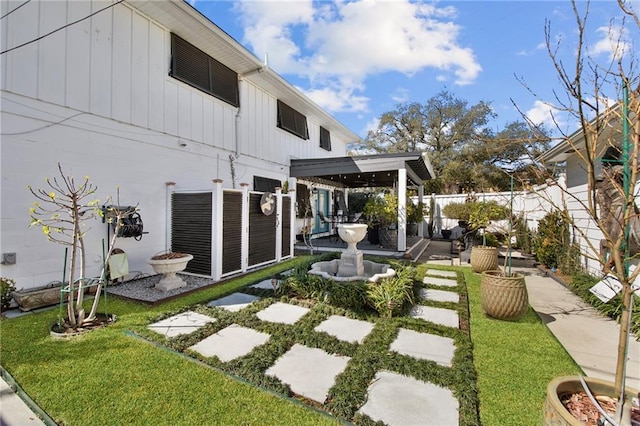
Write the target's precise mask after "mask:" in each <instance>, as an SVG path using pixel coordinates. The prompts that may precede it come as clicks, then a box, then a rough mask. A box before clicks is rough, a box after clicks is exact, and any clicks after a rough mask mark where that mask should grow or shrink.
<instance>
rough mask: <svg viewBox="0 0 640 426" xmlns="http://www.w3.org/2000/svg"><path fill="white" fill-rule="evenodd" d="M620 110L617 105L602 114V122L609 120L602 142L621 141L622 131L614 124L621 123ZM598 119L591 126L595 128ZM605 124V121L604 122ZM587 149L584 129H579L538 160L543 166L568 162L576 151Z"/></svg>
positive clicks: (601, 137) (601, 136)
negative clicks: (608, 140)
mask: <svg viewBox="0 0 640 426" xmlns="http://www.w3.org/2000/svg"><path fill="white" fill-rule="evenodd" d="M619 115H620V108H619V104H615V105H614V106H612V107H611V108H609V109H607V110H606V111H605V112H604V113H602V114H600V117H599V119H600V120H609V121H608V122H606V124H607V126H606V128H604V129H602V130H601V132H600V135H599V136H600V141H602V140H607V139H611V138H615V139H614V140H620V139H621V136H620V135H621V131H620V129H617V128H615V127H614V125H613V124H615V123H619V118H620V117H619ZM597 118H598V117H596V118H594V119H592V120H591V121H590V122H589V125H590V126H595V124H596V122H597ZM603 123H605V121H603ZM584 148H585V140H584V136H583V129H582V128H578V130H576V131H575V132H573V133H572V134H571V135H569V137H567V138H565V139H564V140H562V141H561V142H559V143H558V144H556V145H555V146H554V147H553V148H551V149H550V150H548V151H547V152H545V153H543V154H542V155H540V156H539V157H537V158H536V160H537V161H538V162H539V163H542V164H551V163H561V162H564V161H567V159H568V158H569V157H571V156H572V155H574V154H575V151H576V150H583V149H584Z"/></svg>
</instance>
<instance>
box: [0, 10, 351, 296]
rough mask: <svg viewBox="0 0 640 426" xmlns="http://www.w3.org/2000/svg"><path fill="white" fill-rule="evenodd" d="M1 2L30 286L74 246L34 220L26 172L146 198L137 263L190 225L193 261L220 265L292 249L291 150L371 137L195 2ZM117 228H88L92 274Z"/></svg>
mask: <svg viewBox="0 0 640 426" xmlns="http://www.w3.org/2000/svg"><path fill="white" fill-rule="evenodd" d="M0 15H2V16H3V19H2V20H0V41H1V45H0V50H1V51H2V53H1V54H0V75H1V105H0V113H1V125H2V126H1V143H2V146H1V166H2V168H1V175H2V181H1V182H2V184H1V185H2V187H1V190H2V198H1V207H0V209H1V224H0V225H1V229H0V230H1V253H2V254H1V260H2V265H1V266H0V276H4V277H10V278H14V279H15V280H16V282H17V287H18V288H32V287H37V286H41V285H45V284H47V283H49V282H51V281H57V280H61V279H62V276H61V271H62V269H63V264H64V248H63V247H62V246H60V245H55V244H52V243H49V242H47V241H46V239H45V238H44V236H43V235H42V232H41V231H40V230H38V229H35V228H29V226H28V225H29V222H30V219H29V208H30V207H31V205H32V203H33V201H34V198H33V196H32V195H31V194H30V192H29V191H28V190H27V186H28V185H31V186H33V187H45V185H46V184H45V181H44V179H45V178H47V177H55V176H56V175H57V174H58V171H57V164H58V162H59V163H61V165H62V167H63V168H64V171H65V172H66V174H69V175H72V176H74V177H76V178H77V179H82V178H83V177H84V176H89V177H90V179H91V181H92V182H93V183H95V184H96V185H97V187H98V193H97V197H98V198H99V199H100V200H102V202H103V203H106V201H105V200H107V199H108V197H109V196H112V197H114V196H115V195H116V189H117V188H119V194H120V195H119V201H116V200H115V199H111V201H109V203H111V204H116V203H119V204H120V205H126V206H136V205H137V206H138V208H139V213H140V215H141V218H142V221H143V223H144V234H142V235H137V236H136V238H119V239H118V242H117V245H118V247H119V248H121V249H123V250H124V251H125V252H126V253H127V254H128V258H129V262H130V269H131V270H133V271H142V272H151V268H150V267H149V266H148V265H147V263H146V261H147V259H149V258H150V257H151V256H152V255H154V254H156V253H158V252H161V251H164V250H168V249H172V248H173V249H176V246H178V248H181V247H184V244H185V241H184V240H185V239H187V243H188V244H191V245H193V244H195V242H197V243H198V244H200V245H199V246H198V247H195V248H194V249H195V250H197V251H198V254H197V256H196V259H194V261H192V262H191V263H190V267H191V268H193V269H192V270H191V272H193V273H198V274H202V275H208V276H213V277H214V278H220V277H223V276H225V275H227V274H231V273H235V272H238V271H244V270H247V269H250V268H251V267H254V266H257V265H261V264H264V263H269V262H272V261H277V260H279V259H282V258H286V257H288V256H292V254H293V239H294V236H295V234H296V233H297V232H299V230H297V229H295V227H296V222H295V219H294V218H295V209H294V205H295V195H288V194H284V195H281V194H279V191H278V190H277V189H276V188H279V187H283V186H290V189H295V186H296V179H295V178H293V179H290V173H289V171H290V162H291V160H292V159H295V158H306V159H309V158H323V157H327V158H328V157H341V156H345V155H346V145H347V144H348V143H352V142H356V141H357V140H358V136H357V135H356V134H354V133H353V132H351V131H350V130H349V129H347V128H346V127H345V126H344V125H342V124H341V123H339V122H338V121H336V120H335V119H334V118H333V117H332V116H331V115H329V114H328V113H327V112H325V111H323V110H322V109H321V108H319V107H318V106H317V105H316V104H314V103H313V102H312V101H311V100H309V99H308V98H307V97H306V96H305V95H303V94H302V93H301V92H300V91H299V90H297V89H296V88H294V87H293V86H292V85H291V84H289V83H288V82H286V81H285V80H284V79H283V78H282V77H280V76H279V75H278V74H277V73H275V72H274V71H273V70H271V69H269V68H268V67H266V66H265V65H264V63H263V62H262V61H261V60H260V59H258V58H256V57H255V56H253V55H252V54H251V53H250V52H249V51H247V50H246V49H245V48H244V47H242V46H241V45H240V44H239V43H238V42H237V41H236V40H234V39H233V38H231V37H230V36H229V35H228V34H226V33H225V32H224V31H222V30H221V29H220V28H218V27H217V26H216V25H215V24H214V23H213V22H211V21H210V20H208V19H207V18H206V17H205V16H203V15H202V14H200V13H199V12H198V11H197V10H195V9H194V8H193V7H191V6H190V5H189V4H188V3H186V2H184V1H182V0H178V1H114V2H111V1H91V0H78V1H76V0H67V1H64V0H60V1H46V0H33V1H31V2H28V3H26V4H24V5H23V2H22V1H3V2H2V3H0ZM316 187H318V188H321V189H324V190H327V191H331V193H333V189H334V187H332V186H330V185H329V184H323V183H316ZM254 191H259V193H255V194H254ZM262 192H272V193H276V192H278V197H277V205H278V208H277V209H276V210H277V211H276V214H274V215H272V216H269V217H267V216H264V215H262V212H260V211H259V208H258V207H256V206H258V205H259V198H260V195H261V193H262ZM291 194H294V192H292V193H291ZM255 197H258V198H257V199H258V201H256V198H255ZM190 206H191V207H193V208H192V209H190V208H189V207H190ZM228 208H229V210H227V209H228ZM234 209H235V210H234ZM256 209H258V211H256ZM193 211H196V212H197V213H194V212H193ZM198 212H199V213H198ZM327 213H329V212H328V211H327ZM198 214H201V216H198ZM254 219H255V220H256V221H257V222H254ZM250 223H254V225H251V226H250ZM298 226H299V224H298ZM185 227H186V228H185ZM265 229H267V230H268V231H267V234H268V235H266V236H265V235H262V234H264V230H265ZM261 232H262V234H261ZM109 235H110V227H109V225H108V224H106V223H102V222H101V221H100V220H96V221H95V222H94V223H93V224H92V229H91V231H89V232H88V233H87V246H88V249H89V252H88V261H89V268H88V269H89V271H88V272H89V274H90V275H92V276H95V275H98V273H99V271H100V269H101V264H102V250H103V248H102V240H104V239H107V238H108V236H109ZM177 239H178V240H180V241H176V240H177ZM265 239H266V240H265ZM200 240H202V241H200ZM265 241H266V242H267V243H268V244H267V246H266V249H265ZM190 247H192V246H190ZM223 251H224V252H225V257H224V258H223V253H222V252H223ZM12 254H15V256H12ZM192 264H193V266H192Z"/></svg>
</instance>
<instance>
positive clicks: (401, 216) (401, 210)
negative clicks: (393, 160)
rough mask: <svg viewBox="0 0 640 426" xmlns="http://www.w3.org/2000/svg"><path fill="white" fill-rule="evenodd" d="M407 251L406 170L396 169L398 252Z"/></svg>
mask: <svg viewBox="0 0 640 426" xmlns="http://www.w3.org/2000/svg"><path fill="white" fill-rule="evenodd" d="M406 249H407V169H404V168H403V169H398V251H405V250H406Z"/></svg>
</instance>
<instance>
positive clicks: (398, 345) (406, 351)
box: [389, 328, 456, 367]
mask: <svg viewBox="0 0 640 426" xmlns="http://www.w3.org/2000/svg"><path fill="white" fill-rule="evenodd" d="M389 349H391V350H392V351H393V352H397V353H399V354H401V355H408V356H411V357H413V358H417V359H426V360H429V361H435V362H436V363H437V364H440V365H443V366H445V367H451V363H452V362H453V354H454V352H455V350H456V346H455V342H454V340H453V339H451V338H449V337H442V336H436V335H435V334H430V333H420V332H418V331H414V330H407V329H405V328H401V329H400V330H398V337H396V340H394V341H393V343H391V346H389Z"/></svg>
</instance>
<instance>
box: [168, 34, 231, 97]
mask: <svg viewBox="0 0 640 426" xmlns="http://www.w3.org/2000/svg"><path fill="white" fill-rule="evenodd" d="M169 75H170V76H171V77H173V78H175V79H177V80H180V81H182V82H184V83H187V84H188V85H190V86H193V87H195V88H197V89H200V90H202V91H203V92H205V93H208V94H210V95H212V96H215V97H216V98H218V99H220V100H222V101H224V102H227V103H228V104H231V105H233V106H235V107H237V106H239V105H240V101H239V96H238V73H237V72H235V71H233V70H232V69H230V68H227V67H226V66H224V65H223V64H221V63H220V62H218V61H216V60H215V59H213V58H212V57H211V56H209V55H207V54H206V53H204V52H203V51H202V50H200V49H198V48H197V47H195V46H194V45H192V44H190V43H188V42H186V41H185V40H183V39H181V38H180V37H178V36H177V35H175V34H171V71H170V72H169Z"/></svg>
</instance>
